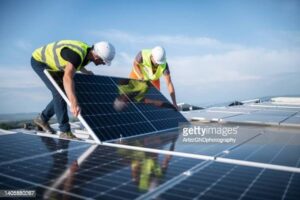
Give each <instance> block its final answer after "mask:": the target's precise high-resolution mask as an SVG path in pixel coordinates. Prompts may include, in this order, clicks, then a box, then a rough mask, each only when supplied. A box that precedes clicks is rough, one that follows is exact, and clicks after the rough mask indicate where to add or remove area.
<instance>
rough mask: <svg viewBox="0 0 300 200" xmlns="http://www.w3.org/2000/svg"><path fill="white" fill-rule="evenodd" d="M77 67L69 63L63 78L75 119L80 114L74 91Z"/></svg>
mask: <svg viewBox="0 0 300 200" xmlns="http://www.w3.org/2000/svg"><path fill="white" fill-rule="evenodd" d="M75 72H76V71H75V67H74V66H73V64H72V63H70V62H68V63H67V65H66V67H65V73H64V77H63V83H64V88H65V91H66V93H67V96H68V99H69V101H70V102H71V112H72V113H73V115H74V116H75V117H77V116H78V114H79V113H80V107H79V106H78V102H77V98H76V95H75V89H74V79H73V76H74V74H75Z"/></svg>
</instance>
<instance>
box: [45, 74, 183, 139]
mask: <svg viewBox="0 0 300 200" xmlns="http://www.w3.org/2000/svg"><path fill="white" fill-rule="evenodd" d="M45 73H46V74H48V78H50V80H51V79H54V82H55V84H57V85H58V87H59V88H57V89H59V90H61V91H62V93H63V91H64V88H63V84H62V76H63V73H61V72H45ZM74 82H75V91H76V96H77V99H78V102H79V105H80V107H81V116H82V118H83V120H84V121H85V122H86V123H87V125H88V126H89V127H90V128H91V130H92V131H93V132H94V133H95V135H96V136H97V137H98V138H99V139H100V141H106V140H112V139H117V138H120V137H128V136H134V135H139V134H144V133H150V132H154V131H158V130H164V129H169V128H175V127H177V126H178V123H179V122H186V119H185V118H184V117H183V116H182V115H181V114H180V113H179V112H177V111H176V110H175V109H174V107H173V106H172V105H171V104H170V102H169V101H168V100H167V99H166V98H165V97H164V96H163V95H162V94H161V93H160V92H159V91H158V90H157V89H155V87H153V86H152V84H150V83H149V82H143V81H136V80H130V79H126V78H111V77H106V76H98V75H84V74H76V75H75V76H74Z"/></svg>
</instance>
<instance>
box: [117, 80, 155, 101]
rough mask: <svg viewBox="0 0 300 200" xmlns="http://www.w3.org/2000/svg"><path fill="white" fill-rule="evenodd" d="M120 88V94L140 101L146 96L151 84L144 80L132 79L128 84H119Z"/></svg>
mask: <svg viewBox="0 0 300 200" xmlns="http://www.w3.org/2000/svg"><path fill="white" fill-rule="evenodd" d="M118 88H119V94H125V95H126V96H129V98H132V100H134V101H136V102H140V101H142V100H143V99H144V98H145V95H146V93H147V92H148V89H149V86H148V85H147V83H146V82H143V81H137V80H130V81H129V82H128V84H124V85H119V86H118Z"/></svg>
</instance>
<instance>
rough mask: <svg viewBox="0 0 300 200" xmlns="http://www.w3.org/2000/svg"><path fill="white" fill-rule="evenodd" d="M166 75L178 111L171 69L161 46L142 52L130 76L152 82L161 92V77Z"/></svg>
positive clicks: (138, 55) (137, 57)
mask: <svg viewBox="0 0 300 200" xmlns="http://www.w3.org/2000/svg"><path fill="white" fill-rule="evenodd" d="M162 75H164V77H165V79H166V83H167V87H168V90H169V93H170V96H171V98H172V102H173V105H174V107H175V108H176V109H177V103H176V95H175V89H174V85H173V83H172V80H171V75H170V69H169V66H168V63H167V61H166V52H165V49H164V48H163V47H161V46H157V47H154V48H153V49H143V50H142V51H140V52H139V53H138V54H137V56H136V58H135V60H134V63H133V69H132V71H131V73H130V75H129V77H130V78H132V79H139V80H145V81H151V83H152V84H153V85H154V86H155V87H156V88H157V89H158V90H160V80H159V79H160V77H161V76H162Z"/></svg>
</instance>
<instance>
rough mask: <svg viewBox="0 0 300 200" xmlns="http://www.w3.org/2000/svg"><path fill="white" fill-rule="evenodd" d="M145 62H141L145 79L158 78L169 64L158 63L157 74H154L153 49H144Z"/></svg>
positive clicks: (152, 79)
mask: <svg viewBox="0 0 300 200" xmlns="http://www.w3.org/2000/svg"><path fill="white" fill-rule="evenodd" d="M142 58H143V63H140V64H139V67H140V69H141V72H142V74H143V78H144V80H151V81H154V80H158V79H159V78H160V77H161V76H162V75H163V73H164V70H165V69H166V66H167V64H166V63H165V64H162V65H158V67H157V69H156V72H155V74H153V69H152V68H153V66H152V63H151V49H144V50H142Z"/></svg>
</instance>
